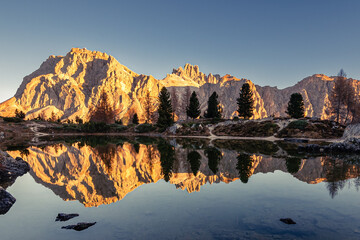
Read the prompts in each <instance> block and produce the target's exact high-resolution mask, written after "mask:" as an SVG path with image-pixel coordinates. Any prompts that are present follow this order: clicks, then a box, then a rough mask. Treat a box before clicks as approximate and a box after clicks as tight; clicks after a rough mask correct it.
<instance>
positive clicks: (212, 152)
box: [205, 147, 222, 174]
mask: <svg viewBox="0 0 360 240" xmlns="http://www.w3.org/2000/svg"><path fill="white" fill-rule="evenodd" d="M205 156H206V157H207V158H208V164H209V168H210V170H211V171H212V172H213V173H214V174H216V173H217V171H218V165H219V163H220V160H221V158H222V154H221V152H220V151H219V150H218V149H217V148H215V147H208V148H206V149H205Z"/></svg>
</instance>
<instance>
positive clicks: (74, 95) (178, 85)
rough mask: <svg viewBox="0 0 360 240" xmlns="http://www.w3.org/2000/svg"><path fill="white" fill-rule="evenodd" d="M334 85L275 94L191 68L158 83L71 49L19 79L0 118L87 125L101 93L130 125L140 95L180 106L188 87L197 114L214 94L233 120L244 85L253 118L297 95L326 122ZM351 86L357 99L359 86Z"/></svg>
mask: <svg viewBox="0 0 360 240" xmlns="http://www.w3.org/2000/svg"><path fill="white" fill-rule="evenodd" d="M333 80H334V78H333V77H327V76H325V75H322V74H315V75H313V76H310V77H307V78H305V79H303V80H302V81H300V82H298V83H297V84H296V85H294V86H292V87H288V88H285V89H278V88H276V87H269V86H265V87H261V86H258V85H255V84H253V83H252V82H251V81H250V80H247V79H243V78H241V79H239V78H236V77H234V76H231V75H225V76H220V75H218V74H214V75H213V74H211V73H210V74H208V75H206V74H204V73H202V72H201V71H200V70H199V67H198V66H196V65H195V66H193V65H190V64H186V65H185V66H184V68H182V67H179V68H177V69H173V71H172V73H171V74H168V75H167V76H166V77H165V78H164V79H161V80H158V79H155V78H154V77H152V76H147V75H142V74H137V73H135V72H133V71H131V70H130V69H128V68H127V67H125V66H123V65H122V64H120V63H119V62H118V61H117V60H116V59H115V58H114V57H112V56H110V55H107V54H106V53H101V52H97V51H89V50H87V49H79V48H73V49H71V51H70V52H69V53H67V54H66V56H50V57H49V58H48V59H47V60H46V61H45V62H43V63H42V64H41V66H40V68H39V69H38V70H36V71H35V72H33V73H31V74H30V75H28V76H26V77H24V79H23V82H22V83H21V85H20V87H19V88H18V90H17V92H16V94H15V95H14V97H12V98H10V99H9V100H7V101H5V102H3V103H1V104H0V115H1V116H12V115H14V112H15V110H16V109H18V110H22V111H24V112H25V113H26V117H27V118H29V119H31V118H35V117H38V116H39V115H41V116H42V117H44V118H49V117H50V116H51V115H52V113H54V114H55V116H56V117H59V118H61V119H62V120H65V119H75V118H76V116H79V117H81V118H83V119H84V120H87V119H88V113H89V109H90V108H91V107H92V106H93V105H96V103H97V102H98V101H99V97H100V93H101V91H102V90H104V91H106V92H107V93H108V95H109V102H110V104H111V105H112V106H113V107H114V108H115V109H116V110H117V111H118V112H119V115H118V118H121V119H129V117H131V116H132V115H133V114H134V113H135V112H136V113H137V114H138V115H139V116H140V121H141V120H142V117H143V113H144V109H143V105H144V95H145V93H146V92H147V91H149V92H150V96H151V98H152V99H153V102H154V104H156V100H157V96H158V94H159V91H160V90H161V88H162V87H164V86H165V87H167V88H169V90H171V91H175V92H176V95H177V98H178V102H179V103H181V102H183V101H182V98H183V95H184V93H185V90H186V88H187V87H189V88H190V90H191V91H196V92H197V93H198V96H199V100H200V103H201V111H202V113H204V111H205V110H206V108H207V100H208V98H209V96H210V95H211V94H212V93H213V92H214V91H216V92H217V93H218V95H219V100H220V102H221V104H222V106H223V109H224V112H223V116H224V117H225V118H230V117H232V116H234V115H236V110H237V104H236V98H238V95H239V92H240V88H241V86H242V85H243V84H244V83H245V82H248V83H249V84H250V87H251V90H252V91H253V93H254V101H255V110H254V118H265V117H268V116H285V115H286V114H285V109H286V106H287V103H288V100H289V98H290V95H291V94H292V93H294V92H300V93H301V94H302V95H303V97H304V100H305V108H306V115H307V116H310V117H319V118H323V119H327V118H329V112H328V106H329V93H330V91H331V89H332V87H333ZM351 81H352V83H353V86H354V88H355V90H356V92H357V93H359V92H360V83H359V81H358V80H354V79H351ZM184 112H185V111H184V107H183V106H182V105H180V104H179V106H177V107H176V114H177V115H178V116H179V117H180V118H185V115H184Z"/></svg>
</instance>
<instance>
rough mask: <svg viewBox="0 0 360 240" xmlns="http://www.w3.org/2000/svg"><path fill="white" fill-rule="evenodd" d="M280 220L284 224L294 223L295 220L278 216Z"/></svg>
mask: <svg viewBox="0 0 360 240" xmlns="http://www.w3.org/2000/svg"><path fill="white" fill-rule="evenodd" d="M280 221H282V222H283V223H286V224H296V222H294V220H292V219H291V218H280Z"/></svg>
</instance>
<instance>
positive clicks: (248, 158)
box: [0, 139, 360, 239]
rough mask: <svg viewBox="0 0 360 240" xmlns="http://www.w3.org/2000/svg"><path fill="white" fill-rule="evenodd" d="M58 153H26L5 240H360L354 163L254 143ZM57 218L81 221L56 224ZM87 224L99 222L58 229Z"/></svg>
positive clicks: (87, 147)
mask: <svg viewBox="0 0 360 240" xmlns="http://www.w3.org/2000/svg"><path fill="white" fill-rule="evenodd" d="M254 144H255V145H256V143H252V144H251V145H254ZM61 145H62V147H60V145H59V144H57V145H53V146H47V147H35V146H33V147H29V148H28V152H26V151H25V154H24V151H23V153H22V155H23V157H24V159H26V160H27V161H28V162H29V164H30V165H31V168H32V170H31V172H30V173H28V174H26V175H25V176H23V177H20V178H18V179H17V180H16V182H15V183H14V184H13V185H12V186H11V187H9V188H8V189H7V190H8V191H9V192H10V193H11V194H12V195H13V196H14V197H15V198H16V199H17V201H16V203H15V204H14V205H13V207H12V208H11V209H10V211H9V212H8V213H7V214H6V215H3V216H0V229H6V231H2V239H21V238H23V239H68V238H74V239H99V238H104V237H106V238H108V239H246V238H248V239H273V238H280V239H289V238H295V239H340V238H341V239H358V238H359V237H360V224H359V222H360V214H359V213H360V206H359V203H358V200H359V194H360V193H359V192H358V190H357V186H358V179H357V178H358V176H359V175H360V174H359V173H360V171H359V166H358V164H357V162H354V161H353V160H352V161H350V160H347V161H344V160H340V159H337V158H334V157H330V156H317V157H314V156H312V157H309V156H291V157H289V156H288V157H282V158H281V157H279V156H278V155H279V153H280V151H281V152H284V149H285V148H284V147H283V146H282V147H283V148H281V147H280V148H281V149H280V150H279V149H277V150H276V149H275V150H276V151H273V152H272V153H270V154H265V153H259V152H258V151H254V148H251V151H246V149H250V147H249V144H248V143H246V147H245V149H244V148H240V147H236V146H239V145H244V143H241V144H240V143H228V145H229V146H231V147H226V144H224V143H222V145H221V146H220V144H219V143H215V144H214V143H212V144H211V145H209V144H208V143H201V144H198V143H196V144H193V143H192V144H189V143H184V142H181V141H172V142H171V144H169V142H166V141H163V140H159V139H155V140H152V141H150V142H141V141H140V142H136V141H121V142H120V141H112V142H111V143H109V142H106V143H103V144H100V145H99V144H98V143H80V146H79V143H73V144H72V145H71V144H69V143H63V144H61ZM259 145H260V146H264V144H259ZM279 146H280V145H278V147H279ZM271 148H272V149H274V146H272V147H271ZM55 149H57V150H55ZM255 150H256V149H255ZM263 150H264V148H262V150H261V151H263ZM288 151H289V150H288ZM270 152H271V151H270ZM9 153H10V154H11V155H13V156H15V155H16V154H20V152H19V151H9ZM268 153H269V152H268ZM305 157H307V158H305ZM214 172H215V173H214ZM289 172H291V173H289ZM210 183H211V184H210ZM59 212H66V213H72V212H75V213H79V214H80V216H79V217H77V218H74V219H72V220H69V221H68V222H65V223H64V222H62V223H60V222H54V220H55V217H56V215H57V214H58V213H59ZM280 218H292V219H293V220H294V221H295V222H297V224H296V225H286V224H284V223H282V222H280V221H279V219H280ZM84 221H89V222H93V221H96V222H97V224H96V225H94V226H92V227H90V228H89V229H86V230H84V231H82V232H75V231H70V230H64V229H61V226H65V225H69V224H76V223H77V222H84Z"/></svg>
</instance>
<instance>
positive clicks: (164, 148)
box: [157, 140, 175, 182]
mask: <svg viewBox="0 0 360 240" xmlns="http://www.w3.org/2000/svg"><path fill="white" fill-rule="evenodd" d="M157 147H158V150H159V152H160V163H161V168H162V173H163V175H164V180H165V181H166V182H168V181H169V180H170V177H171V173H172V168H173V164H174V161H175V148H174V147H173V146H172V145H171V144H169V143H168V142H166V141H165V140H160V141H159V144H158V146H157Z"/></svg>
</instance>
